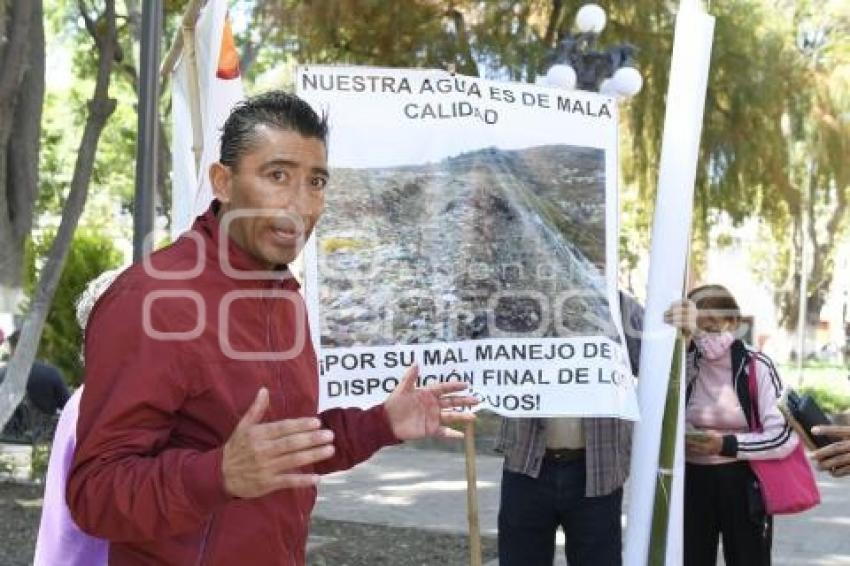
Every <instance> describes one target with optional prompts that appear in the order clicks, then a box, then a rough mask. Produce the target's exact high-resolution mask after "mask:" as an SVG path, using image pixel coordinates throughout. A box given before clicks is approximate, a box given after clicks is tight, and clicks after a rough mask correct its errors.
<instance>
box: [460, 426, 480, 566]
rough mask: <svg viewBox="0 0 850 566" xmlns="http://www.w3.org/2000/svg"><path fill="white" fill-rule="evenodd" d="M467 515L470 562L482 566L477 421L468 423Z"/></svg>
mask: <svg viewBox="0 0 850 566" xmlns="http://www.w3.org/2000/svg"><path fill="white" fill-rule="evenodd" d="M463 444H464V449H465V452H466V517H467V521H468V523H469V564H470V566H481V527H480V525H479V522H478V480H477V477H476V470H475V422H474V421H473V422H469V423H467V424H466V430H465V431H464V439H463Z"/></svg>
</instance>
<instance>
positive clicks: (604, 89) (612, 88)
mask: <svg viewBox="0 0 850 566" xmlns="http://www.w3.org/2000/svg"><path fill="white" fill-rule="evenodd" d="M599 94H604V95H605V96H617V95H619V94H620V93H619V91H617V87H616V85H615V84H614V81H613V80H611V79H605V80H604V81H602V82H601V83H600V84H599Z"/></svg>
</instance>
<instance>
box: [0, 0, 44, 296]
mask: <svg viewBox="0 0 850 566" xmlns="http://www.w3.org/2000/svg"><path fill="white" fill-rule="evenodd" d="M0 37H5V38H6V41H5V42H0V68H1V69H3V73H2V76H0V312H15V310H16V309H17V306H18V303H19V302H20V299H21V298H22V296H23V293H22V292H21V281H22V277H23V250H24V242H25V241H26V238H27V236H28V235H29V233H30V230H31V228H32V216H33V207H34V205H35V200H36V198H37V197H38V151H39V138H40V134H41V108H42V105H43V102H44V23H43V15H42V2H41V0H16V1H14V2H11V3H4V12H3V14H2V17H0ZM13 133H14V143H11V137H12V134H13Z"/></svg>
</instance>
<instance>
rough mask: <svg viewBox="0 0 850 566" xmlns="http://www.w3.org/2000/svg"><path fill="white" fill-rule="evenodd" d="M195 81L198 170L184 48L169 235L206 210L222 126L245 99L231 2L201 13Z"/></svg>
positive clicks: (215, 3) (176, 93) (178, 73)
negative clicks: (200, 145) (229, 7)
mask: <svg viewBox="0 0 850 566" xmlns="http://www.w3.org/2000/svg"><path fill="white" fill-rule="evenodd" d="M195 51H196V58H197V72H198V76H197V78H196V79H195V80H197V84H198V92H199V98H200V100H199V101H198V103H199V105H200V112H201V123H200V124H198V125H195V127H198V128H200V132H202V139H203V153H202V155H201V162H200V167H197V168H196V163H195V154H194V153H193V151H192V143H193V135H192V133H193V124H192V90H191V89H190V84H191V83H190V81H191V80H192V79H193V77H192V76H191V75H190V70H189V69H190V65H189V61H188V58H187V57H186V53H187V50H186V48H185V47H184V49H183V55H182V56H181V58H180V61H179V62H178V64H177V66H176V67H175V69H174V75H173V79H172V82H171V85H172V86H171V88H172V119H173V121H174V123H173V125H174V135H173V138H174V139H173V145H172V156H173V159H172V161H173V171H174V177H173V188H172V195H171V237H172V238H177V236H179V235H180V234H181V233H182V232H184V231H185V230H187V229H188V228H189V227H190V226H191V224H192V221H193V220H194V218H195V216H197V215H198V214H201V213H203V212H204V211H205V210H206V209H207V207H208V206H209V204H210V201H211V200H212V187H211V186H210V180H209V174H208V171H209V167H210V164H211V163H214V162H215V161H218V157H219V148H220V139H221V128H222V126H223V125H224V121H225V120H226V119H227V117H228V116H229V115H230V111H231V109H232V108H233V107H234V106H235V105H236V104H237V103H238V102H239V101H241V100H242V99H243V98H244V97H245V94H244V91H243V89H242V76H241V74H240V71H239V55H238V53H237V51H236V45H235V43H234V41H233V32H232V30H231V27H230V21H229V19H228V14H227V0H210V1H209V2H207V5H206V6H205V7H204V8H203V10H202V11H201V14H200V17H199V18H198V23H197V25H196V28H195Z"/></svg>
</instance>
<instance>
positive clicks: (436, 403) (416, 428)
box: [384, 366, 478, 440]
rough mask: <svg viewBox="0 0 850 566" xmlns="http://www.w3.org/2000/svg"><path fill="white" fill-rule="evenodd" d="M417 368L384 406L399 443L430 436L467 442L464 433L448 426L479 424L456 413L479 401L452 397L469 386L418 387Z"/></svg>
mask: <svg viewBox="0 0 850 566" xmlns="http://www.w3.org/2000/svg"><path fill="white" fill-rule="evenodd" d="M418 376H419V368H418V367H417V366H412V367H410V368H409V369H408V370H407V372H405V374H404V377H403V378H402V380H401V383H400V384H399V385H398V387H396V388H395V391H393V392H392V394H391V395H390V396H389V397H388V398H387V400H386V401H385V402H384V408H385V409H386V411H387V418H388V419H389V421H390V426H391V427H392V429H393V434H395V435H396V438H398V439H399V440H415V439H417V438H425V437H428V436H438V437H443V438H463V433H462V432H459V431H457V430H454V429H451V428H449V427H448V426H446V425H448V424H452V423H465V422H469V421H473V420H475V415H474V414H472V413H469V412H458V411H456V410H453V409H457V408H462V407H472V406H473V405H477V404H478V400H477V399H476V398H475V397H472V396H470V395H451V393H457V392H459V391H463V390H465V389H466V388H467V385H466V384H465V383H459V382H450V383H438V384H435V385H430V386H428V387H424V388H417V387H416V378H417V377H418Z"/></svg>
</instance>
